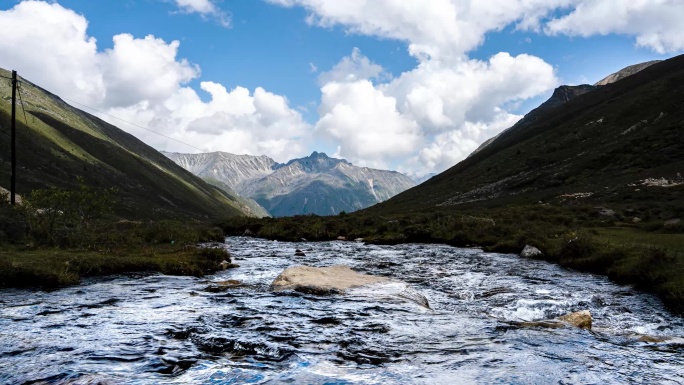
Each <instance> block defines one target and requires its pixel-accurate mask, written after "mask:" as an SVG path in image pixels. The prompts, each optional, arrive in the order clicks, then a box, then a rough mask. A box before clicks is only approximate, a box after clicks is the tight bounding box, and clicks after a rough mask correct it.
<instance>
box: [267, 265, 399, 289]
mask: <svg viewBox="0 0 684 385" xmlns="http://www.w3.org/2000/svg"><path fill="white" fill-rule="evenodd" d="M386 281H388V279H387V278H384V277H375V276H372V275H367V274H361V273H357V272H355V271H354V270H352V269H351V268H349V266H343V265H338V266H330V267H310V266H295V267H290V268H287V269H285V271H283V272H282V273H280V275H279V276H278V277H277V278H276V279H275V280H274V281H273V283H272V284H271V287H272V288H273V289H274V290H296V291H303V292H311V293H316V294H324V293H343V292H344V291H346V290H348V289H351V288H354V287H360V286H366V285H370V284H374V283H379V282H386Z"/></svg>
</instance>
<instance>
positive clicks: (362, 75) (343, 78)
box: [318, 48, 390, 85]
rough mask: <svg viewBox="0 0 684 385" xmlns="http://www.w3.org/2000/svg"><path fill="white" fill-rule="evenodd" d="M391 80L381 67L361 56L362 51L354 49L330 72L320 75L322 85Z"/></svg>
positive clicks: (319, 79)
mask: <svg viewBox="0 0 684 385" xmlns="http://www.w3.org/2000/svg"><path fill="white" fill-rule="evenodd" d="M388 78H390V75H389V74H388V73H387V72H385V70H384V69H383V68H382V66H381V65H379V64H376V63H373V62H371V61H370V59H368V58H367V57H365V56H363V55H362V54H361V50H359V49H358V48H354V49H353V50H352V53H351V55H349V56H345V57H344V58H342V60H340V62H339V63H337V64H335V66H334V67H333V68H332V69H331V70H330V71H326V72H323V73H321V74H320V76H319V77H318V81H319V83H321V84H323V85H324V84H327V83H330V82H353V81H357V80H366V79H378V80H384V79H388Z"/></svg>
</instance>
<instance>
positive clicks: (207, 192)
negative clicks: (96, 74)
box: [0, 70, 245, 219]
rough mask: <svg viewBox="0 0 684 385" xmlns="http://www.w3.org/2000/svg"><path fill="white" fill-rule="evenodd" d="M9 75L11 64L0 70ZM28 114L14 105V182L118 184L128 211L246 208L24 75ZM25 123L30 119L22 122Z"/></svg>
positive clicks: (24, 187)
mask: <svg viewBox="0 0 684 385" xmlns="http://www.w3.org/2000/svg"><path fill="white" fill-rule="evenodd" d="M0 74H2V75H3V76H8V74H9V73H8V72H7V71H4V70H0ZM8 83H9V82H7V81H2V82H0V126H1V127H2V129H1V130H0V146H1V147H2V148H5V149H9V112H10V101H9V99H10V87H9V84H8ZM22 96H23V99H24V104H25V107H26V110H27V111H26V113H27V115H26V116H27V118H28V122H26V121H25V120H24V115H23V113H22V112H21V109H20V108H19V109H18V114H19V115H18V120H17V135H18V140H17V150H18V178H17V190H18V192H19V193H20V194H27V193H28V192H30V191H31V190H33V189H37V188H44V187H47V186H56V187H60V188H72V187H74V186H75V184H76V177H77V176H82V177H83V178H84V179H85V181H86V183H87V184H90V185H94V186H98V187H116V188H118V189H119V194H120V197H119V198H120V199H119V204H118V206H117V209H116V212H117V214H119V215H120V216H124V217H127V218H196V219H209V218H218V217H228V216H236V215H244V214H245V213H244V211H243V207H242V205H241V204H240V203H239V202H238V200H237V197H235V196H232V195H230V194H229V193H227V192H224V191H222V190H220V189H218V188H215V187H213V186H211V185H209V184H208V183H206V182H204V181H203V180H201V179H200V178H198V177H196V176H194V175H192V174H191V173H189V172H187V171H185V170H183V169H182V168H181V167H179V166H177V165H176V164H175V163H173V162H172V161H171V160H169V159H168V158H166V157H165V156H163V155H161V154H160V153H159V152H157V151H156V150H154V149H153V148H151V147H149V146H147V145H145V144H144V143H142V142H141V141H140V140H138V139H136V138H135V137H133V136H132V135H130V134H127V133H125V132H124V131H122V130H120V129H118V128H117V127H115V126H112V125H110V124H108V123H106V122H104V121H102V120H100V119H98V118H96V117H94V116H92V115H90V114H87V113H85V112H83V111H80V110H78V109H75V108H73V107H71V106H69V105H67V104H66V103H64V102H63V101H61V100H60V99H59V98H57V97H56V96H54V95H52V94H50V93H49V92H47V91H45V90H43V89H41V88H39V87H36V86H33V85H32V84H30V83H28V82H24V84H23V88H22ZM27 123H28V124H27ZM8 155H9V151H2V152H0V185H1V186H3V187H9V170H10V167H9V156H8Z"/></svg>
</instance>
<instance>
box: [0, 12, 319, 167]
mask: <svg viewBox="0 0 684 385" xmlns="http://www.w3.org/2000/svg"><path fill="white" fill-rule="evenodd" d="M36 26H40V28H36ZM87 27H88V22H87V20H86V19H85V18H84V17H83V16H82V15H79V14H77V13H75V12H73V11H71V10H69V9H66V8H64V7H62V6H61V5H59V4H57V3H47V2H40V1H26V2H22V3H19V4H17V5H16V6H15V7H14V8H12V9H9V10H7V11H0V35H2V36H4V38H3V39H0V66H2V67H4V68H10V69H17V70H18V71H19V72H20V74H21V75H22V76H23V77H25V78H27V79H29V80H31V81H33V82H34V83H36V84H38V85H40V86H42V87H45V88H47V89H48V90H50V91H52V92H54V93H56V94H58V95H60V96H64V97H66V98H68V99H72V100H75V101H78V102H81V103H84V104H86V105H89V106H92V107H96V108H98V109H100V110H104V111H105V112H107V113H109V114H111V115H114V116H117V117H120V118H122V119H125V120H127V121H131V122H134V123H136V124H138V125H140V126H143V127H148V128H150V129H152V130H155V131H158V132H160V133H163V134H164V135H167V136H170V137H172V138H175V139H179V140H182V141H184V142H187V143H189V144H191V145H193V146H195V147H199V148H203V149H206V150H212V151H213V150H223V151H230V152H236V153H248V154H254V155H261V154H264V153H265V154H269V155H271V156H273V157H275V158H276V159H277V160H279V161H284V160H288V159H290V158H291V157H293V156H301V155H304V154H305V153H306V151H307V150H308V148H306V145H307V142H306V138H307V135H306V132H307V131H311V129H312V128H311V127H310V126H309V125H308V124H306V123H305V122H304V121H303V119H302V117H301V115H300V113H299V112H297V111H296V110H293V109H291V108H290V107H289V105H288V101H287V99H286V98H285V97H283V96H280V95H276V94H273V93H270V92H268V91H266V90H265V89H263V88H256V89H255V90H254V91H253V92H250V90H247V89H245V88H243V87H236V88H234V89H233V90H231V91H228V90H227V89H226V88H225V87H224V86H222V85H221V84H218V83H213V82H202V83H201V89H202V91H204V92H206V93H208V94H209V96H210V100H209V101H208V102H204V101H202V99H201V98H200V96H199V95H198V94H197V92H196V91H195V90H193V89H192V88H190V87H188V86H187V83H188V82H189V81H191V80H193V79H196V78H198V77H199V76H200V69H199V67H198V66H197V65H194V64H192V63H190V62H189V61H187V60H185V59H181V58H178V57H177V56H178V47H179V45H180V43H179V42H178V41H172V42H170V43H167V42H165V41H164V40H162V39H159V38H156V37H154V36H146V37H144V38H135V37H134V36H132V35H130V34H119V35H116V36H114V37H113V42H114V44H113V46H112V48H110V49H107V50H104V51H100V50H98V48H97V41H96V40H95V39H94V38H92V37H89V36H88V35H87ZM102 118H103V119H105V120H110V121H111V122H112V123H114V124H117V125H119V126H121V127H123V128H125V129H126V130H127V131H129V132H132V133H133V134H134V135H136V136H138V137H139V138H141V139H143V140H144V141H145V142H147V143H149V144H151V145H153V146H155V147H156V148H159V149H166V150H174V151H182V152H188V151H193V150H192V149H191V148H188V147H187V146H184V145H182V144H180V143H177V142H173V141H169V140H168V139H165V138H163V137H160V136H157V135H154V134H152V133H150V132H148V131H145V130H142V129H139V128H136V127H132V126H126V125H122V124H121V122H120V121H117V120H114V119H111V118H110V117H107V116H102Z"/></svg>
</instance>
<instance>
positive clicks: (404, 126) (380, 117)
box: [316, 80, 422, 167]
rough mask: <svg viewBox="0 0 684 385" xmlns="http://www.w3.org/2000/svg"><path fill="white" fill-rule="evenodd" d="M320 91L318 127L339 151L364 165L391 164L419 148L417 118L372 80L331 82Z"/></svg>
mask: <svg viewBox="0 0 684 385" xmlns="http://www.w3.org/2000/svg"><path fill="white" fill-rule="evenodd" d="M321 91H322V93H323V96H322V101H321V105H320V107H319V111H318V112H319V115H320V116H321V118H320V120H319V121H318V123H317V124H316V130H317V131H318V132H319V134H322V135H326V136H328V137H330V138H332V139H334V140H335V142H336V143H338V144H339V150H338V153H337V154H336V155H338V156H342V157H344V158H346V159H349V160H351V161H353V162H355V163H358V164H362V165H367V166H373V167H388V165H389V163H390V162H392V161H397V160H399V158H400V157H402V156H407V155H410V154H412V153H414V152H415V151H416V150H417V149H419V148H420V147H419V146H420V144H421V143H422V136H421V132H420V128H419V127H418V125H417V124H416V122H415V121H413V120H411V119H410V118H407V117H406V116H403V115H402V114H401V113H400V112H399V111H398V110H397V106H396V99H395V98H393V97H391V96H387V95H385V94H384V93H383V92H382V91H381V90H379V89H377V88H375V87H374V86H373V84H372V83H371V82H370V81H368V80H359V81H356V82H339V83H338V82H331V83H328V84H326V85H325V86H323V88H322V89H321Z"/></svg>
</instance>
